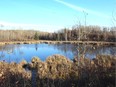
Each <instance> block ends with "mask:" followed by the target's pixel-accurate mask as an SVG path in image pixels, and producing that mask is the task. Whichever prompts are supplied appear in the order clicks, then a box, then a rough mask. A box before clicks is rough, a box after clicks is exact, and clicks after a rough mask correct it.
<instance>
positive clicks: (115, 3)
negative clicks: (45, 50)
mask: <svg viewBox="0 0 116 87" xmlns="http://www.w3.org/2000/svg"><path fill="white" fill-rule="evenodd" d="M115 8H116V0H0V24H1V29H11V28H14V29H24V28H25V29H36V30H41V31H49V32H54V31H56V30H58V29H61V28H64V27H67V28H70V27H71V26H73V25H76V24H78V23H79V22H80V23H81V24H82V25H85V18H86V25H99V26H108V27H111V26H114V21H113V20H112V12H116V11H115ZM3 26H4V27H3Z"/></svg>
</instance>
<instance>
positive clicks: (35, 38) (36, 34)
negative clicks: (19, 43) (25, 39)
mask: <svg viewBox="0 0 116 87" xmlns="http://www.w3.org/2000/svg"><path fill="white" fill-rule="evenodd" d="M34 40H39V35H38V33H37V32H36V33H35V35H34Z"/></svg>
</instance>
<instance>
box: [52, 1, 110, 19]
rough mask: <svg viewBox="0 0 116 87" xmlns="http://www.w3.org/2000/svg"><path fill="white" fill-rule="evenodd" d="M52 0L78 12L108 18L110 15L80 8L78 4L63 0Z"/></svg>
mask: <svg viewBox="0 0 116 87" xmlns="http://www.w3.org/2000/svg"><path fill="white" fill-rule="evenodd" d="M54 1H56V2H58V3H61V4H63V5H65V6H67V7H69V8H72V9H74V10H76V11H79V12H86V13H88V14H92V15H95V16H99V17H103V18H108V19H109V18H110V16H108V15H105V14H103V13H100V12H97V11H93V10H89V9H86V8H82V7H80V6H76V5H73V4H70V3H67V2H64V1H63V0H62V1H61V0H54Z"/></svg>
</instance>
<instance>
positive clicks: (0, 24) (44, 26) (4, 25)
mask: <svg viewBox="0 0 116 87" xmlns="http://www.w3.org/2000/svg"><path fill="white" fill-rule="evenodd" d="M61 28H63V27H62V26H58V25H50V24H19V23H8V22H3V21H0V29H27V30H28V29H33V30H40V31H45V32H54V31H57V30H58V29H61Z"/></svg>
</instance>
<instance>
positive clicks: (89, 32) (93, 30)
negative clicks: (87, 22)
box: [0, 25, 116, 42]
mask: <svg viewBox="0 0 116 87" xmlns="http://www.w3.org/2000/svg"><path fill="white" fill-rule="evenodd" d="M25 40H55V41H77V40H78V41H109V42H115V41H116V27H110V28H108V27H99V26H82V25H76V26H73V27H72V29H68V28H64V29H61V30H59V31H56V32H54V33H49V32H40V31H35V30H0V41H25Z"/></svg>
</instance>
